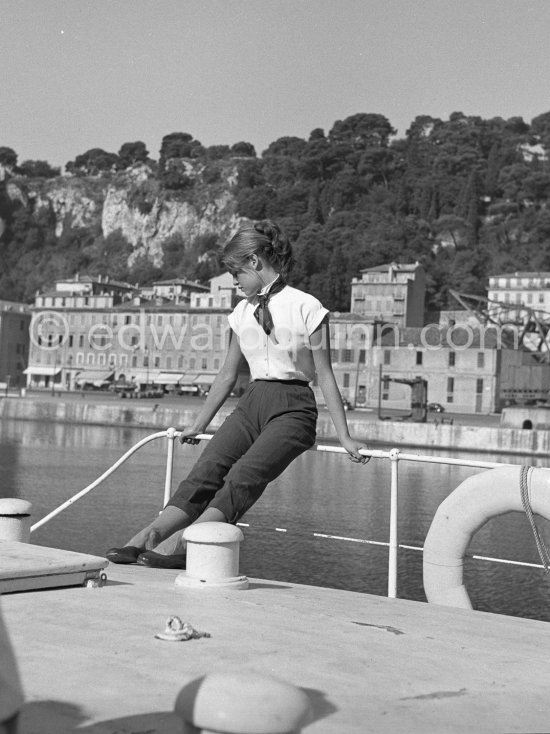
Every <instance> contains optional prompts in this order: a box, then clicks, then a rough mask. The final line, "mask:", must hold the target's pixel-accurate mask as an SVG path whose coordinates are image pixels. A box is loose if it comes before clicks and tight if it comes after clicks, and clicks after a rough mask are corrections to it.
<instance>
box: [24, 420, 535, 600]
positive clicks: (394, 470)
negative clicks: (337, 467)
mask: <svg viewBox="0 0 550 734" xmlns="http://www.w3.org/2000/svg"><path fill="white" fill-rule="evenodd" d="M180 435H181V432H180V431H177V430H176V429H175V428H168V429H166V430H165V431H159V432H158V433H153V434H151V435H150V436H146V437H145V438H143V439H142V440H141V441H139V442H138V443H136V444H135V445H134V446H132V448H130V449H129V450H128V451H127V452H126V453H125V454H123V456H121V457H120V459H118V461H116V462H115V463H114V464H113V465H112V466H111V467H110V468H109V469H107V471H105V472H104V473H103V474H102V475H101V476H100V477H98V478H97V479H96V480H95V481H94V482H92V483H91V484H89V485H88V486H87V487H84V489H82V490H81V491H80V492H78V493H77V494H75V495H73V496H72V497H70V498H69V499H68V500H66V501H65V502H63V504H61V505H59V507H56V509H55V510H52V511H51V512H50V513H48V514H47V515H46V516H45V517H43V518H42V519H41V520H39V521H38V522H36V523H35V524H34V525H32V526H31V533H32V532H34V531H35V530H38V528H40V527H42V525H45V524H46V523H47V522H49V520H51V519H52V518H54V517H55V516H56V515H59V513H60V512H62V511H63V510H65V509H67V507H70V506H71V505H72V504H74V503H75V502H77V501H78V500H79V499H80V498H81V497H84V495H86V494H88V493H89V492H91V491H92V490H93V489H95V488H96V487H98V486H99V485H100V484H101V483H102V482H103V481H105V479H107V477H109V476H110V475H111V474H113V473H114V472H115V471H116V470H117V469H118V468H119V467H120V466H122V464H124V462H126V461H127V460H128V459H129V458H130V457H131V456H132V455H133V454H135V453H136V451H138V450H139V449H140V448H141V447H142V446H145V444H148V443H150V442H151V441H155V440H156V439H158V438H166V439H167V444H168V445H167V453H166V475H165V480H164V502H163V507H164V506H165V505H166V504H167V503H168V500H169V499H170V495H171V490H172V473H173V460H174V442H175V440H176V438H179V436H180ZM197 438H198V439H200V440H206V441H208V440H210V439H211V438H212V434H210V433H201V434H198V435H197ZM310 451H320V452H326V453H333V454H346V453H347V452H346V449H344V448H343V447H342V446H323V445H316V446H314V447H313V448H312V449H310ZM360 453H361V454H363V455H364V456H370V457H371V458H372V459H386V460H389V461H390V467H391V473H390V477H391V478H390V528H389V540H388V542H381V541H373V540H362V539H359V538H345V537H342V536H335V535H327V534H323V533H314V534H313V535H314V536H315V537H322V538H332V539H338V540H347V541H351V542H359V543H370V544H373V545H383V546H387V547H388V548H389V554H388V596H389V597H392V598H395V597H396V596H397V554H398V551H399V548H404V549H405V548H406V549H409V550H422V548H417V547H414V546H406V545H401V546H400V545H399V539H398V510H397V507H398V497H399V462H401V461H413V462H420V463H423V464H447V465H454V466H468V467H473V468H478V469H496V468H497V467H499V466H511V464H505V463H499V462H495V461H474V460H470V459H451V458H449V457H446V456H426V455H421V454H408V453H404V452H401V451H400V450H399V449H397V448H392V449H390V450H389V451H381V450H377V449H369V450H361V452H360ZM240 524H242V525H244V523H240ZM275 529H276V530H282V529H281V528H275ZM473 558H477V559H481V560H487V561H496V562H500V563H510V564H512V565H518V566H533V567H539V565H538V564H535V563H525V562H521V561H507V560H503V559H500V558H490V557H487V556H473ZM540 567H541V568H542V566H540Z"/></svg>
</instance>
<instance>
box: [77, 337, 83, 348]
mask: <svg viewBox="0 0 550 734" xmlns="http://www.w3.org/2000/svg"><path fill="white" fill-rule="evenodd" d="M78 346H79V347H81V348H82V347H83V346H84V334H81V335H80V336H79V337H78Z"/></svg>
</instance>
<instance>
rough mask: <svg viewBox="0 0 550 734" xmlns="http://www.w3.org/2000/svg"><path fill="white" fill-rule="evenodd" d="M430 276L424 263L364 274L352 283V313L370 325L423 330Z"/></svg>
mask: <svg viewBox="0 0 550 734" xmlns="http://www.w3.org/2000/svg"><path fill="white" fill-rule="evenodd" d="M425 297H426V275H425V273H424V268H423V267H422V265H420V263H418V262H416V263H413V264H404V265H402V264H399V263H395V262H392V263H388V264H387V265H379V266H377V267H375V268H367V269H365V270H361V277H360V278H353V280H352V281H351V312H352V313H355V314H360V315H361V316H363V317H364V318H365V320H367V321H372V322H374V321H376V322H381V323H384V322H388V323H391V324H397V325H398V326H401V327H408V326H423V324H424V301H425Z"/></svg>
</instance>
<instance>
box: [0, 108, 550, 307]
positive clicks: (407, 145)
mask: <svg viewBox="0 0 550 734" xmlns="http://www.w3.org/2000/svg"><path fill="white" fill-rule="evenodd" d="M549 152H550V112H548V113H545V114H541V115H539V116H538V117H536V118H534V119H533V120H532V121H531V123H530V124H527V123H526V122H524V121H523V119H522V118H520V117H514V118H511V119H509V120H503V119H501V118H492V119H490V120H484V119H482V118H480V117H474V116H466V115H463V114H462V113H460V112H456V113H453V114H452V115H451V116H450V117H449V119H448V120H440V119H435V118H432V117H429V116H420V117H417V118H416V119H415V120H414V122H413V123H412V124H411V126H410V128H409V130H407V132H406V135H405V137H404V138H400V139H398V138H396V137H395V131H394V130H393V128H392V126H391V123H390V122H389V120H388V119H387V118H386V117H384V116H383V115H379V114H356V115H352V116H350V117H348V118H346V119H345V120H339V121H337V122H335V123H334V125H333V127H332V128H331V129H330V130H329V131H328V133H325V132H324V131H323V130H321V129H315V130H313V131H312V133H311V134H310V136H309V138H308V139H307V140H304V139H302V138H299V137H283V138H280V139H279V140H276V141H274V142H273V143H271V144H270V145H269V147H268V148H267V150H265V151H264V152H263V153H262V154H261V155H260V156H258V155H257V154H256V152H255V150H254V148H253V146H252V145H250V144H249V143H245V142H241V143H237V144H235V145H233V146H231V147H229V146H221V145H220V146H211V147H208V148H206V147H204V146H202V145H201V143H200V142H199V141H197V140H195V139H194V138H193V136H192V135H190V134H188V133H173V134H171V135H167V136H166V137H165V138H164V139H163V141H162V145H161V150H160V155H159V159H158V161H154V160H152V159H151V158H150V157H149V153H148V151H147V150H146V148H145V146H144V144H143V143H141V142H139V141H138V142H136V143H125V144H124V145H123V146H122V147H121V149H120V151H119V152H118V153H117V154H115V153H108V152H106V151H103V150H100V149H97V148H96V149H91V150H89V151H87V152H86V153H84V154H82V155H81V156H77V158H76V159H75V160H74V161H70V162H69V163H68V164H67V166H66V170H67V174H68V175H67V177H65V178H64V179H60V178H59V176H58V174H59V172H58V171H56V170H55V169H52V168H51V167H50V166H49V165H48V164H47V163H46V162H44V161H25V162H24V163H22V164H21V165H20V166H19V167H18V166H17V155H16V152H15V151H13V150H11V149H10V148H7V147H4V148H0V164H2V166H3V169H4V171H5V176H4V180H3V181H2V182H1V183H0V187H1V188H0V218H1V219H2V221H3V223H4V231H3V234H2V236H1V237H0V298H6V299H17V300H28V299H30V298H32V295H33V294H34V291H35V290H36V289H37V288H45V287H48V286H50V285H51V284H52V283H53V281H54V280H55V279H56V278H58V277H65V276H68V275H72V274H74V273H76V272H87V273H89V274H91V275H93V274H98V273H105V274H108V275H110V276H111V277H115V278H117V279H122V280H129V281H131V282H135V281H139V282H140V283H142V284H143V283H146V282H151V281H152V280H156V279H161V278H169V277H174V276H178V275H179V276H186V277H188V278H193V279H198V280H201V281H206V280H207V279H208V278H209V277H211V276H212V275H213V274H215V273H216V272H218V270H217V268H218V264H217V260H216V257H215V253H216V249H217V247H218V246H219V245H220V244H221V243H222V242H223V239H224V238H225V237H226V236H227V235H228V233H229V231H230V228H231V226H233V228H234V225H235V222H236V221H238V219H237V217H247V218H250V219H261V218H264V217H269V218H273V219H276V220H278V221H279V222H280V223H281V224H282V225H283V226H284V227H285V228H286V229H287V231H288V232H289V234H290V235H291V237H292V239H293V241H294V248H295V255H296V264H295V268H294V271H293V275H292V284H293V285H296V286H297V287H299V288H304V289H306V290H309V291H310V292H311V293H313V294H314V295H316V296H317V297H319V298H320V299H321V300H322V301H323V302H324V303H325V304H326V305H327V306H328V307H329V308H331V309H333V310H341V311H342V310H344V311H345V310H348V309H349V291H350V281H351V278H352V277H354V276H357V275H358V273H359V271H360V270H361V269H362V268H367V267H371V266H375V265H378V264H380V263H383V262H388V261H390V260H395V261H398V262H411V261H415V260H419V261H420V262H421V263H422V264H423V265H424V267H425V269H426V271H427V274H428V303H427V307H428V308H432V309H438V308H443V307H456V304H455V303H454V302H453V300H452V297H451V296H450V295H449V292H448V291H449V288H453V289H457V290H459V291H463V292H466V293H475V294H483V293H484V292H485V288H486V284H487V276H488V275H489V274H492V273H497V272H506V271H514V270H550V208H549V206H548V201H549V198H550V169H549V163H548V155H549ZM144 170H145V171H146V172H147V173H146V175H141V176H139V177H137V176H136V175H135V174H136V171H144ZM130 174H131V175H130ZM75 179H78V180H79V181H81V182H82V185H83V186H85V187H86V189H87V190H88V191H89V192H90V196H92V198H93V197H95V200H96V201H97V206H98V212H100V211H101V205H102V197H105V195H106V191H107V189H108V188H109V186H113V185H117V186H127V189H128V197H127V198H128V202H129V205H131V206H132V207H134V209H136V210H137V211H139V213H140V215H141V217H143V218H147V217H148V216H152V214H153V212H154V211H158V209H159V207H162V206H167V205H168V204H169V203H170V202H180V203H182V202H184V203H187V204H189V205H190V206H193V207H195V209H196V210H197V211H206V210H207V205H208V202H209V201H212V200H216V201H219V200H220V197H224V196H225V197H226V200H227V201H230V202H231V206H230V209H231V211H232V213H233V216H232V218H231V221H229V218H228V217H226V220H224V221H223V222H221V221H217V222H216V223H215V224H212V226H211V227H210V229H207V230H206V231H201V234H200V235H197V236H195V237H193V238H192V240H186V239H185V238H183V237H181V236H179V235H177V236H170V237H167V238H166V240H164V241H163V242H162V243H161V254H160V256H159V255H158V253H157V255H155V256H154V257H153V256H152V255H151V253H150V252H148V251H147V248H145V249H144V248H141V249H140V248H139V247H138V246H136V243H135V242H133V243H131V242H129V241H128V240H127V239H125V237H124V236H123V235H122V233H121V232H114V233H113V232H111V233H109V234H108V235H107V236H105V233H104V232H103V230H102V227H101V216H100V215H98V217H97V219H96V220H95V221H94V222H93V223H92V224H91V225H90V226H86V227H74V226H72V227H63V229H62V232H59V223H58V222H57V225H56V222H55V221H54V217H53V215H52V213H51V211H49V210H48V209H47V208H44V207H42V208H40V209H37V208H36V206H34V205H33V201H36V196H37V193H36V192H37V191H40V190H42V189H44V188H46V189H47V187H48V186H49V185H50V184H51V182H52V180H54V181H56V182H57V184H59V181H60V180H66V181H69V180H73V181H74V180H75ZM10 185H11V186H12V188H13V186H14V185H15V186H16V191H19V192H23V193H22V195H20V196H14V194H13V191H11V193H10ZM228 197H229V198H228Z"/></svg>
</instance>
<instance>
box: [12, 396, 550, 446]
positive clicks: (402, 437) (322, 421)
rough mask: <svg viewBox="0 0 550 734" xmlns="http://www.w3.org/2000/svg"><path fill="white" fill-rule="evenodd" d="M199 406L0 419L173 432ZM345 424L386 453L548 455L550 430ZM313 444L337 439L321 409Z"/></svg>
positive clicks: (32, 411) (372, 421) (50, 401)
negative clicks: (409, 450)
mask: <svg viewBox="0 0 550 734" xmlns="http://www.w3.org/2000/svg"><path fill="white" fill-rule="evenodd" d="M187 405H189V404H187ZM191 405H193V404H192V403H191ZM199 407H200V402H199V400H198V399H197V404H196V408H195V406H193V407H191V408H189V407H187V406H185V407H183V406H182V407H178V406H177V405H173V404H172V405H170V404H163V402H162V400H159V401H155V400H147V401H146V400H128V401H120V402H114V401H111V402H101V401H100V399H98V400H97V401H95V400H93V401H87V400H86V398H85V397H82V398H81V399H67V400H64V396H63V395H60V396H59V397H53V396H46V395H43V396H40V398H39V399H33V398H30V397H29V398H20V397H2V399H1V400H0V419H6V420H34V421H49V422H56V423H73V424H75V425H79V424H84V425H98V426H111V427H112V426H125V427H128V428H150V429H154V430H156V431H162V430H166V429H167V428H169V427H171V426H172V427H174V428H177V427H181V426H184V425H189V424H190V423H191V422H192V421H193V419H194V417H195V415H196V413H197V411H198V409H199ZM233 407H234V405H233V404H231V405H227V404H226V405H225V406H223V407H222V409H221V410H220V411H219V412H218V414H217V415H216V417H215V418H214V420H213V421H212V423H211V424H210V426H209V430H216V429H217V428H218V427H219V426H220V425H221V423H222V422H223V420H224V419H225V418H226V416H227V415H228V414H229V413H230V412H231V411H232V410H233ZM367 416H368V417H367ZM347 420H348V424H349V428H350V433H351V434H352V435H353V436H355V437H357V438H358V439H360V440H364V441H365V442H367V443H368V442H371V443H376V444H377V445H383V446H385V447H388V449H389V448H394V447H410V448H420V449H437V450H450V451H472V452H476V453H491V454H519V455H533V456H541V455H544V454H550V431H547V430H526V429H521V428H502V427H500V426H496V425H457V424H456V423H454V424H452V425H451V424H450V423H436V422H429V423H410V422H408V421H403V420H384V421H379V420H377V419H376V416H373V414H372V413H362V412H361V411H351V412H349V413H348V414H347ZM317 440H318V442H322V441H329V442H335V441H336V435H335V432H334V427H333V425H332V421H331V418H330V416H329V415H328V413H327V412H325V411H322V412H321V413H320V415H319V420H318V424H317Z"/></svg>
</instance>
